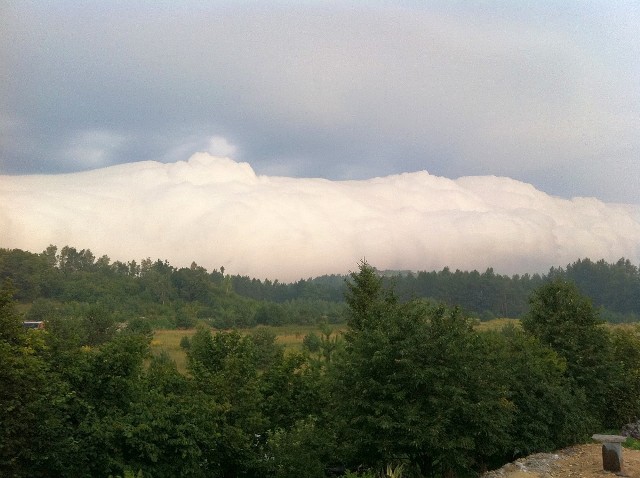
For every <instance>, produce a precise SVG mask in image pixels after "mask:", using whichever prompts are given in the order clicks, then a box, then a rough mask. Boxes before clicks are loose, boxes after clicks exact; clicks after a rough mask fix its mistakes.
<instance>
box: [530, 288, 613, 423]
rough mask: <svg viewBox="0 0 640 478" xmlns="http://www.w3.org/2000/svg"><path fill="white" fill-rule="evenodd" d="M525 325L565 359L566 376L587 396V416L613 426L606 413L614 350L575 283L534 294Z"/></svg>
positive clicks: (589, 304) (541, 289)
mask: <svg viewBox="0 0 640 478" xmlns="http://www.w3.org/2000/svg"><path fill="white" fill-rule="evenodd" d="M522 326H523V328H524V330H525V331H526V332H528V333H530V334H531V335H533V336H535V337H537V338H538V339H539V340H540V341H541V342H542V343H543V344H545V345H547V346H549V347H551V348H552V349H553V350H554V351H555V352H557V353H558V355H559V356H560V357H562V358H563V359H564V360H566V363H567V376H568V377H569V379H570V380H571V382H572V384H573V386H574V387H575V388H576V390H577V391H582V392H583V393H584V394H585V395H586V397H587V402H588V403H587V407H588V410H587V412H588V414H589V415H591V416H592V417H594V418H595V419H596V420H597V422H598V423H601V424H602V426H606V425H611V423H610V422H609V420H608V419H607V417H606V414H607V402H608V399H609V397H610V396H611V393H610V392H611V389H610V379H611V374H612V373H614V374H615V369H614V367H613V362H612V358H613V356H612V352H613V350H612V347H611V342H610V338H609V334H608V332H607V331H606V330H605V329H604V328H603V327H602V321H601V319H600V317H599V315H598V312H597V311H596V310H595V309H594V308H593V305H592V304H591V301H590V300H589V298H587V297H585V296H583V295H582V294H580V292H579V291H578V288H577V287H576V286H575V285H574V284H573V283H570V282H566V281H564V280H562V279H556V280H553V281H549V282H548V283H546V284H544V285H543V286H541V287H540V288H539V289H538V290H536V291H535V292H534V294H533V295H532V297H531V299H530V312H529V313H528V314H527V316H526V317H525V318H524V319H523V320H522Z"/></svg>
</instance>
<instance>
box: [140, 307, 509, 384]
mask: <svg viewBox="0 0 640 478" xmlns="http://www.w3.org/2000/svg"><path fill="white" fill-rule="evenodd" d="M507 324H514V325H516V326H519V325H520V321H519V320H517V319H494V320H490V321H488V322H480V323H479V324H478V325H476V329H477V330H480V331H485V330H497V329H501V328H502V327H504V326H505V325H507ZM260 328H261V327H256V328H251V329H237V331H238V332H240V333H241V334H253V333H255V332H256V331H257V330H260ZM266 328H267V329H269V330H271V331H272V332H273V333H274V334H275V335H276V341H277V343H279V344H282V345H284V347H285V350H300V349H301V348H302V340H303V339H304V337H305V336H306V335H308V334H310V333H311V332H314V333H316V334H317V335H320V333H321V332H320V327H319V326H317V325H283V326H280V327H266ZM330 328H331V329H332V330H333V333H334V334H339V333H341V332H342V331H344V330H345V329H346V325H344V324H342V325H332V326H330ZM195 331H196V329H182V330H156V331H155V333H154V335H153V340H152V341H151V351H152V353H154V354H159V353H161V352H162V351H165V352H166V353H167V354H168V355H169V356H170V357H171V358H172V359H173V360H174V361H175V362H176V365H177V367H178V370H180V371H181V372H184V371H186V368H187V357H186V354H185V352H184V350H182V348H181V347H180V340H181V339H182V337H184V336H187V337H191V336H192V335H193V334H194V333H195ZM212 331H213V332H216V330H215V329H212Z"/></svg>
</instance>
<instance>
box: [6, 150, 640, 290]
mask: <svg viewBox="0 0 640 478" xmlns="http://www.w3.org/2000/svg"><path fill="white" fill-rule="evenodd" d="M0 203H1V204H4V205H11V206H10V207H4V208H2V209H0V230H1V231H2V235H1V236H0V246H2V247H17V248H22V249H27V250H31V251H35V252H39V251H41V250H44V248H45V247H46V246H47V245H49V244H56V245H58V246H63V245H67V244H68V245H73V246H76V247H82V248H90V249H91V250H92V251H94V253H96V254H108V255H109V256H110V257H111V258H112V259H114V260H115V259H119V260H131V259H136V260H138V259H141V258H145V257H151V258H152V259H155V258H161V259H168V260H169V262H171V263H172V264H173V265H176V266H188V265H189V264H190V263H191V261H196V262H197V263H198V264H200V265H202V266H205V267H207V268H208V269H212V268H218V267H220V266H224V267H225V268H226V269H227V270H228V271H229V272H230V273H232V274H243V275H244V274H247V275H250V276H252V277H258V278H264V277H268V278H271V279H275V278H277V279H280V280H286V281H288V280H296V279H299V278H301V277H311V276H316V275H320V274H325V273H345V272H348V271H349V270H353V269H355V267H356V266H357V262H358V260H360V259H361V258H363V257H365V258H366V259H367V260H368V261H369V262H370V263H372V264H374V265H375V266H376V267H378V268H381V269H412V270H433V269H440V268H442V267H444V266H449V267H451V268H453V269H455V268H460V269H467V270H471V269H478V270H484V269H485V268H486V267H494V268H495V270H496V271H497V272H501V273H508V274H512V273H524V272H538V271H539V272H545V271H546V270H547V269H548V267H550V266H552V265H566V264H567V263H570V262H572V261H574V260H575V259H577V258H580V257H590V258H592V259H599V258H605V259H607V260H616V259H618V258H620V257H622V256H624V257H627V258H629V259H631V260H632V261H633V262H635V263H638V262H640V207H638V206H630V205H620V204H606V203H603V202H601V201H599V200H596V199H589V198H574V199H572V200H566V199H560V198H557V197H552V196H549V195H547V194H545V193H543V192H541V191H538V190H536V189H535V188H534V187H533V186H531V185H529V184H526V183H522V182H518V181H515V180H512V179H508V178H499V177H492V176H485V177H464V178H460V179H457V180H450V179H447V178H443V177H437V176H433V175H430V174H428V173H427V172H424V171H422V172H416V173H405V174H400V175H393V176H387V177H381V178H374V179H368V180H360V181H329V180H326V179H299V178H288V177H270V176H261V175H256V174H255V172H254V171H253V169H252V168H251V166H249V165H248V164H247V163H237V162H235V161H233V160H231V159H224V158H217V157H213V156H211V155H209V154H207V153H198V154H195V155H193V156H192V157H191V158H190V159H189V160H188V161H186V162H185V161H180V162H177V163H169V164H163V163H158V162H152V161H147V162H137V163H131V164H125V165H118V166H112V167H109V168H103V169H99V170H94V171H88V172H82V173H73V174H65V175H54V176H0Z"/></svg>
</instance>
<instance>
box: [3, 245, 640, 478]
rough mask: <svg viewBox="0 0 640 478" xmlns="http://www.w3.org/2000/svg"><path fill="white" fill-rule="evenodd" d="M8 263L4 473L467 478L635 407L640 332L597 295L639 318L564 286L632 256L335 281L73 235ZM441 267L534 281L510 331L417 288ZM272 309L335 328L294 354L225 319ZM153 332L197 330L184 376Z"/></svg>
mask: <svg viewBox="0 0 640 478" xmlns="http://www.w3.org/2000/svg"><path fill="white" fill-rule="evenodd" d="M1 257H2V261H1V262H0V264H1V269H0V270H1V271H2V277H3V279H4V282H3V284H2V287H1V289H0V364H2V366H1V367H0V384H2V386H1V387H0V475H2V476H15V477H63V476H78V477H96V476H104V477H114V478H115V477H133V476H136V477H138V476H139V477H151V478H153V477H177V476H184V477H225V478H227V477H242V476H246V477H283V478H285V477H290V478H294V477H296V478H297V477H301V476H304V477H310V478H314V477H317V478H322V477H327V476H345V477H347V478H355V477H361V478H374V477H379V476H389V475H394V476H403V477H405V478H420V477H434V478H435V477H471V476H477V474H478V473H480V472H482V471H484V470H487V469H491V468H494V467H498V466H500V465H501V464H503V463H505V462H508V461H512V460H513V459H515V458H517V457H520V456H525V455H528V454H530V453H533V452H537V451H550V450H554V449H558V448H561V447H564V446H567V445H570V444H574V443H581V442H584V441H585V440H588V438H589V437H590V436H591V435H592V434H593V433H598V432H602V431H608V430H619V429H620V427H621V426H622V425H623V424H625V423H628V422H630V421H632V420H635V419H638V418H639V417H640V326H638V324H627V325H625V326H616V327H611V326H607V325H606V324H605V323H604V321H603V311H604V310H605V307H606V308H607V310H613V311H615V312H616V313H617V314H621V315H624V316H625V317H626V314H630V313H631V312H627V311H626V310H624V311H623V309H622V308H620V309H616V307H618V306H619V304H622V303H623V302H606V303H605V304H604V305H603V304H600V305H598V306H596V305H595V304H597V301H596V300H595V299H593V298H590V297H588V296H587V295H585V293H584V291H583V290H582V289H581V288H580V287H579V286H578V285H577V282H578V281H574V280H569V275H570V274H575V273H576V272H575V271H582V270H583V268H584V269H589V270H590V269H594V270H602V271H606V272H607V274H610V277H611V276H613V275H615V274H618V273H619V274H620V277H621V278H624V280H625V281H628V286H625V284H626V282H618V283H617V284H618V285H620V286H621V287H622V286H624V287H627V289H628V290H632V288H633V287H634V284H635V282H634V280H635V281H637V276H638V271H637V269H636V268H635V267H633V266H631V265H630V264H628V263H627V262H626V261H624V260H622V261H620V262H618V263H617V264H614V265H609V264H606V263H604V262H602V263H601V262H597V263H592V262H590V261H589V262H587V261H579V262H578V263H576V264H573V265H572V266H570V267H567V268H566V269H563V270H559V269H558V270H556V269H554V270H553V271H551V272H550V274H549V275H548V276H545V277H538V276H534V277H527V279H526V280H523V279H522V278H521V277H518V278H511V279H507V278H504V277H502V278H500V276H496V275H494V274H492V272H491V271H487V272H486V273H484V274H477V273H462V272H454V273H451V272H449V271H442V272H439V273H433V274H432V273H424V274H423V273H418V274H400V275H399V274H397V273H394V274H388V273H381V272H380V271H377V270H376V269H375V268H374V267H372V266H371V265H369V264H367V263H366V262H361V263H360V264H359V265H358V267H357V270H356V271H354V272H353V273H351V274H350V275H349V276H348V277H346V278H341V279H340V280H341V281H342V286H341V288H340V287H336V286H335V278H330V277H326V278H320V279H317V280H304V281H303V280H301V281H299V282H297V283H294V284H279V283H276V282H267V281H265V282H260V281H256V282H254V281H253V280H246V279H245V278H242V277H235V278H234V277H233V276H229V275H226V274H225V271H224V270H222V269H221V270H220V271H213V272H212V273H208V272H207V271H206V270H205V269H203V268H201V267H199V266H197V265H195V264H194V265H192V267H190V268H188V269H175V268H173V267H171V266H170V265H169V264H167V263H166V262H163V261H156V262H152V261H150V260H145V261H142V262H141V264H140V265H138V264H136V263H134V262H133V261H132V262H130V263H128V264H123V263H118V262H116V263H111V262H110V261H109V260H108V258H104V257H103V258H98V259H96V258H95V257H94V256H93V255H92V254H91V253H90V251H87V250H81V251H77V250H75V249H73V248H63V249H62V250H61V251H60V252H58V251H57V248H53V247H52V248H49V249H48V250H47V251H44V252H43V253H42V254H32V253H28V252H24V251H16V250H13V251H7V250H3V251H2V255H1ZM583 264H587V267H585V266H583ZM622 270H624V271H626V272H625V273H622V272H619V271H622ZM603 275H604V274H603ZM443 276H446V277H456V276H458V277H467V279H468V280H469V284H472V283H473V281H474V280H476V278H477V277H478V276H479V277H480V279H478V280H479V281H480V283H481V284H483V285H488V284H494V283H495V284H499V283H500V281H503V282H504V283H505V284H511V285H513V284H515V283H525V282H535V287H532V289H531V291H530V294H529V296H528V298H527V300H526V302H527V305H526V307H525V308H523V312H522V313H521V314H520V315H519V317H520V318H521V321H520V323H521V326H507V327H505V328H503V329H500V330H492V331H484V332H480V331H478V330H477V329H476V328H474V327H473V325H474V323H475V322H476V319H474V318H473V317H472V316H471V315H469V314H468V313H467V312H466V310H467V308H469V307H468V305H467V306H466V308H465V307H462V308H461V307H458V306H455V305H452V304H451V303H450V301H453V300H454V298H455V297H458V295H456V294H458V293H460V292H457V293H454V290H458V291H462V287H461V286H458V288H457V289H454V288H453V287H452V288H444V287H443V288H442V289H441V291H440V292H438V293H436V292H434V291H436V289H435V288H428V289H426V288H425V289H424V291H425V293H424V294H419V293H418V292H419V291H420V290H421V289H419V287H418V284H421V283H425V284H426V283H428V281H427V278H434V277H435V279H433V282H434V283H437V284H439V283H440V282H439V280H440V279H442V280H443V281H444V279H443ZM577 276H579V274H577ZM421 277H423V279H421ZM634 277H635V279H634ZM483 279H486V282H483ZM493 279H495V280H496V282H491V280H493ZM421 280H422V281H424V282H421ZM509 280H512V281H515V282H509ZM590 280H591V279H590ZM593 280H594V281H595V279H593ZM621 280H622V279H621ZM405 281H406V282H405ZM520 281H522V282H520ZM442 283H446V282H442ZM242 284H244V286H245V287H246V288H245V289H242ZM403 284H404V285H403ZM406 284H412V285H411V286H407V285H406ZM250 285H251V286H252V287H253V289H251V292H250V291H249V290H248V289H249V286H250ZM505 287H506V286H505ZM627 289H623V292H622V293H620V294H619V296H618V297H617V299H616V300H619V298H620V297H624V291H625V290H627ZM482 290H484V289H482ZM487 290H489V288H487ZM514 290H515V288H514ZM336 291H341V292H342V293H343V298H342V300H338V298H337V297H335V296H334V295H333V294H335V293H336ZM443 291H446V293H448V294H450V295H449V297H448V298H447V300H438V299H437V298H436V297H437V296H438V294H439V293H441V292H443ZM259 292H260V293H262V294H264V295H263V296H258V295H257V294H258V293H259ZM599 292H600V293H602V298H606V299H607V300H610V299H611V298H612V297H611V296H608V295H607V294H606V292H604V291H599ZM470 295H473V294H470ZM496 297H499V296H496ZM513 297H515V295H514V296H513ZM513 304H515V302H513V303H511V302H509V306H510V307H514V309H513V310H516V309H515V305H513ZM503 305H504V302H503ZM632 305H633V302H629V303H626V305H625V306H632ZM315 307H317V308H318V309H317V310H316V309H315ZM294 313H297V314H298V315H296V316H294V315H293V314H294ZM498 313H499V309H498ZM217 314H220V316H219V315H217ZM310 314H315V315H310ZM273 317H279V319H278V320H281V321H293V320H301V321H306V322H304V323H312V322H314V321H315V322H317V323H322V324H324V325H325V326H327V327H330V324H331V323H332V322H335V323H338V322H341V321H344V322H346V328H345V332H344V333H343V334H341V335H339V336H336V335H331V334H329V333H327V334H326V335H321V336H320V337H316V340H305V347H304V348H303V349H302V350H300V351H291V350H285V349H284V348H283V347H282V346H281V345H279V344H278V343H277V342H276V340H275V336H274V334H273V333H271V332H270V331H269V329H268V328H263V329H259V332H257V333H255V334H252V335H243V334H240V333H239V332H237V331H234V330H233V327H232V326H234V325H237V324H238V322H239V321H240V320H241V319H242V320H245V321H246V323H247V324H252V323H253V324H262V323H269V322H270V321H272V320H273ZM25 319H30V320H35V319H38V320H40V319H41V320H43V321H44V322H45V328H44V329H41V330H40V329H28V328H25V327H23V324H22V323H23V321H24V320H25ZM216 320H220V321H226V322H223V325H225V326H230V327H229V330H224V331H216V330H213V329H212V328H211V326H212V325H216ZM164 325H171V326H174V327H187V326H192V325H197V326H198V328H197V331H196V333H195V334H194V335H192V336H191V339H190V340H188V341H185V344H184V346H185V349H186V352H187V360H188V362H187V371H186V373H181V372H180V371H178V369H177V368H176V365H175V363H174V362H173V361H172V360H171V359H170V358H169V357H168V356H167V355H166V354H157V355H154V354H151V353H150V343H151V340H152V336H153V329H154V328H157V327H163V326H164Z"/></svg>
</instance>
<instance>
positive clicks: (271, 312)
mask: <svg viewBox="0 0 640 478" xmlns="http://www.w3.org/2000/svg"><path fill="white" fill-rule="evenodd" d="M354 266H355V264H354ZM225 272H226V271H225V268H224V267H220V269H214V270H212V271H207V269H205V268H204V267H201V266H199V265H197V264H196V263H195V262H194V263H192V264H191V266H190V267H180V268H177V267H174V266H172V265H171V264H169V263H168V262H167V261H166V260H160V259H156V260H155V261H154V260H151V259H150V258H146V259H142V260H140V262H137V261H136V260H130V261H128V262H126V263H124V262H121V261H111V260H110V258H109V257H108V256H105V255H103V256H101V257H96V256H95V255H94V254H93V252H91V251H90V250H89V249H76V248H75V247H70V246H64V247H62V248H61V249H58V247H56V246H53V245H52V246H49V247H48V248H47V249H46V250H45V251H43V252H41V253H32V252H27V251H22V250H20V249H0V278H9V279H11V280H12V282H13V284H14V286H15V287H16V297H15V298H16V299H17V300H18V301H19V302H20V303H22V304H29V310H28V317H27V318H28V319H29V320H41V319H42V318H43V317H44V316H45V315H49V316H50V315H51V314H52V313H58V314H60V315H82V314H85V315H86V314H96V313H98V314H103V315H109V316H111V317H113V318H114V320H119V321H126V320H129V319H130V318H131V317H138V318H144V321H145V322H147V323H148V324H149V325H150V326H151V327H153V328H176V327H177V328H188V327H192V326H193V325H194V324H195V323H196V322H204V323H207V324H208V325H210V326H212V327H216V328H230V327H253V326H255V325H283V324H317V323H323V322H328V323H341V322H344V321H345V320H346V315H345V314H346V309H345V301H344V297H345V291H346V281H347V279H348V278H347V277H345V276H340V275H332V276H322V277H316V278H307V279H300V280H298V281H296V282H293V283H281V282H278V281H277V280H273V281H272V280H269V279H264V280H260V279H256V278H250V277H247V276H240V275H231V274H229V273H225ZM378 273H379V274H380V275H381V277H382V280H383V283H384V286H385V287H392V288H393V289H394V291H395V293H396V294H397V295H398V297H399V298H400V299H401V300H403V301H407V300H410V299H413V298H423V299H427V300H430V301H433V302H437V303H442V304H445V305H447V306H449V307H454V306H455V307H460V308H461V309H462V310H463V312H464V313H465V315H467V316H469V317H473V318H476V319H479V320H488V319H492V318H495V317H512V318H518V317H521V316H523V315H524V314H526V313H527V312H528V310H529V302H528V301H529V297H530V295H531V294H532V292H533V291H534V290H536V289H537V288H539V287H540V286H541V285H542V284H543V283H545V282H546V281H549V280H552V279H563V280H567V281H570V282H572V283H574V284H576V286H577V287H578V289H579V291H580V292H581V293H582V294H585V295H587V296H588V297H590V298H591V300H592V301H593V304H594V305H595V307H597V308H598V310H599V313H600V315H601V316H602V318H604V319H605V320H606V321H607V322H615V323H622V322H636V321H638V320H639V319H640V270H639V269H638V267H637V266H636V265H634V264H632V263H631V262H630V261H629V260H628V259H624V258H621V259H620V260H618V261H617V262H615V263H611V264H609V263H607V262H605V261H604V260H598V261H597V262H594V261H591V260H590V259H588V258H585V259H580V260H577V261H576V262H574V263H573V264H569V265H567V266H565V267H564V268H563V267H553V268H551V269H550V270H549V271H548V273H547V274H544V275H540V274H532V275H530V274H523V275H514V276H511V277H509V276H505V275H500V274H496V273H494V271H493V270H492V269H487V270H486V271H485V272H482V273H480V272H478V271H470V272H469V271H460V270H456V271H451V270H449V269H448V268H444V269H443V270H441V271H430V272H427V271H420V272H407V271H378Z"/></svg>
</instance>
